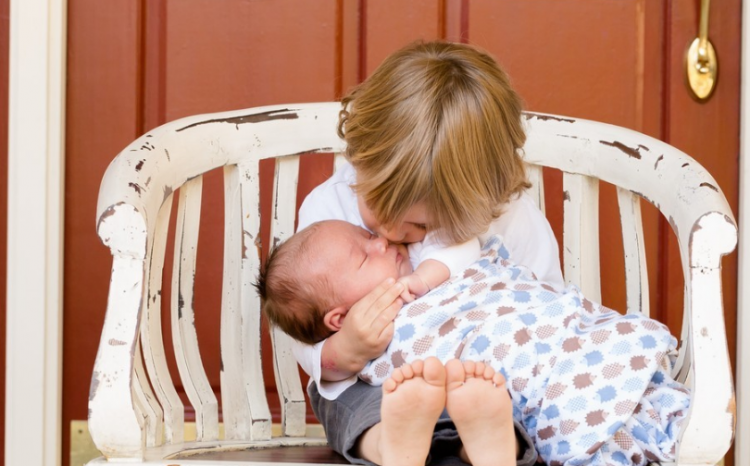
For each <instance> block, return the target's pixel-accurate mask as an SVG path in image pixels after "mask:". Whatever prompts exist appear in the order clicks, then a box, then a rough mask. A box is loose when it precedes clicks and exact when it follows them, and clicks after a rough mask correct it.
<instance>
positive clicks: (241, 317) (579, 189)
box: [89, 103, 736, 464]
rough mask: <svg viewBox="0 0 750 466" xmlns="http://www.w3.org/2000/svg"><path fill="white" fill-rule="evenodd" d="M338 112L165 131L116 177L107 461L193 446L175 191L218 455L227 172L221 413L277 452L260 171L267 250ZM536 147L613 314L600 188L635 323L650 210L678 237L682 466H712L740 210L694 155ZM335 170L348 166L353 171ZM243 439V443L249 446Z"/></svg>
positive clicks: (106, 337) (200, 119)
mask: <svg viewBox="0 0 750 466" xmlns="http://www.w3.org/2000/svg"><path fill="white" fill-rule="evenodd" d="M339 109H340V105H339V104H338V103H322V104H300V105H284V106H274V107H263V108H255V109H248V110H241V111H234V112H226V113H219V114H212V115H199V116H193V117H188V118H184V119H181V120H177V121H174V122H171V123H168V124H165V125H163V126H161V127H159V128H156V129H154V130H153V131H150V132H149V133H148V134H145V135H144V136H142V137H140V138H138V139H137V140H136V141H134V142H133V143H132V144H130V145H129V146H128V147H127V148H125V149H124V150H123V151H122V152H121V153H120V154H119V155H118V156H117V158H115V160H114V161H113V162H112V164H111V165H110V166H109V168H108V169H107V172H106V174H105V176H104V179H103V181H102V185H101V190H100V193H99V201H98V207H97V219H98V220H97V230H98V234H99V236H100V238H101V239H102V241H103V242H104V244H105V245H106V246H108V247H109V248H110V249H111V252H112V256H113V266H112V278H111V286H110V291H109V301H108V305H107V314H106V319H105V324H104V329H103V331H102V337H101V341H100V345H99V352H98V354H97V358H96V364H95V369H94V374H93V377H92V384H91V393H90V403H89V407H90V409H89V413H90V414H89V429H90V431H91V434H92V437H93V439H94V441H95V443H96V445H97V447H98V448H99V449H100V450H101V451H102V452H103V453H104V454H105V456H107V457H111V458H114V457H116V458H143V457H144V455H145V454H146V452H147V450H148V449H149V448H156V447H159V446H160V445H163V444H164V445H173V446H175V449H177V446H179V445H180V444H182V443H183V433H184V406H183V403H182V401H181V400H180V397H179V396H178V394H177V391H176V390H175V384H174V381H173V380H172V379H171V376H170V374H169V371H168V369H167V363H166V355H165V348H164V344H163V341H162V329H161V299H160V298H159V297H160V295H161V289H162V270H163V268H164V267H165V256H166V244H167V235H168V233H169V232H168V229H169V219H170V215H171V209H172V204H173V203H172V197H173V193H175V192H176V191H177V190H178V189H179V191H178V192H179V203H178V207H177V208H178V212H177V224H176V231H175V232H174V238H175V256H174V258H173V261H174V262H173V273H172V286H171V290H172V293H171V316H172V318H171V322H172V335H173V337H172V339H173V342H174V345H173V346H174V349H173V351H174V356H175V359H176V361H177V366H178V369H179V374H180V379H181V381H182V384H183V386H184V388H185V391H186V393H187V395H188V398H189V400H190V403H191V404H192V406H193V408H194V409H195V413H196V429H197V442H196V443H195V444H193V447H195V446H196V445H198V446H200V445H201V444H205V445H208V444H211V445H214V444H216V442H218V441H219V438H218V437H219V413H218V411H219V408H218V402H217V399H216V396H215V395H214V392H213V390H212V388H211V386H210V384H209V383H208V378H207V377H206V374H205V370H204V368H203V364H202V362H201V357H200V353H199V351H198V340H197V337H196V331H195V326H194V323H193V322H194V319H193V311H194V310H193V306H192V302H193V299H192V297H193V292H194V289H193V286H194V277H195V266H196V250H197V238H198V224H199V218H200V208H201V192H202V175H203V174H205V173H207V172H209V171H211V170H213V169H216V168H221V167H223V171H224V198H225V206H224V211H225V213H224V217H225V225H224V262H223V287H222V305H221V358H222V369H221V401H222V406H223V422H224V429H225V434H224V442H230V443H231V442H234V444H237V445H239V443H242V442H253V443H256V444H262V443H263V442H267V443H273V442H278V439H275V438H274V439H272V438H271V414H270V410H269V407H268V403H267V400H266V397H265V388H264V381H263V374H262V364H261V348H260V344H261V318H260V301H259V298H258V297H257V295H256V293H255V290H254V288H253V286H252V283H253V281H254V279H255V277H256V275H257V272H258V269H259V266H260V249H261V248H260V225H261V223H260V221H261V219H260V214H259V212H260V194H259V192H260V189H259V185H260V182H259V181H260V180H259V161H260V160H261V159H266V158H275V165H276V171H275V177H274V188H273V196H274V199H273V203H272V205H273V212H272V215H271V238H272V240H271V242H272V244H271V247H273V246H274V245H275V244H277V243H278V242H279V241H283V240H285V239H287V238H288V237H289V236H291V235H292V234H293V232H294V220H295V212H296V205H295V201H296V197H297V195H296V191H297V180H298V171H299V159H300V156H301V154H307V153H315V152H318V153H320V152H323V153H329V152H333V153H339V154H340V153H341V152H343V150H344V149H345V146H344V142H343V141H341V140H340V139H339V138H338V137H337V135H336V131H335V127H336V122H337V117H338V112H339ZM525 117H526V122H527V128H528V141H527V144H526V146H525V148H524V152H525V157H526V160H527V161H528V163H529V164H531V166H530V170H529V173H530V178H531V181H532V183H533V185H534V186H533V188H532V195H533V197H534V198H535V199H536V201H537V204H538V205H539V206H540V207H541V208H542V209H543V208H544V184H543V182H542V176H541V173H542V168H541V167H543V166H544V167H552V168H555V169H559V170H561V171H562V172H563V190H564V240H563V243H564V244H562V245H561V247H562V249H563V251H564V253H563V259H564V274H565V279H566V281H568V282H572V283H576V284H578V285H579V286H580V287H581V288H582V289H583V291H584V293H585V294H586V295H587V296H589V297H591V298H592V299H594V300H598V301H600V300H601V291H600V273H599V218H598V215H599V214H598V212H599V184H598V183H599V180H602V181H605V182H607V183H611V184H613V185H615V186H617V198H618V203H619V208H620V218H621V223H622V235H623V246H624V252H625V268H626V270H625V276H626V288H627V312H643V313H645V314H648V313H649V300H648V296H649V290H648V277H647V272H646V255H645V248H644V238H643V226H642V220H641V213H640V198H644V199H646V200H647V201H649V202H651V203H652V204H654V205H655V206H656V207H657V208H658V209H659V210H660V211H661V213H662V215H664V216H665V217H666V218H667V219H668V220H669V223H670V224H671V225H672V227H673V230H674V232H675V234H676V235H677V238H678V242H679V248H680V254H681V258H682V264H683V273H684V279H685V301H684V324H683V335H682V345H681V347H680V357H679V359H678V367H676V369H675V375H676V377H678V379H679V380H682V381H686V382H687V383H688V384H690V385H691V387H692V390H693V402H692V409H691V414H690V421H689V423H687V424H686V425H685V426H684V429H683V437H682V442H681V447H680V450H679V451H678V454H679V461H678V462H687V463H695V464H698V463H711V464H713V463H714V462H716V461H718V460H719V459H720V458H721V457H722V456H723V454H724V453H725V452H726V450H727V449H728V448H729V445H730V443H731V439H732V435H733V426H734V424H733V423H734V412H733V409H734V392H733V386H732V376H731V369H730V364H729V356H728V353H727V343H726V337H725V328H724V319H723V308H722V296H721V274H720V265H721V257H722V255H724V254H727V253H729V252H731V251H732V250H733V249H734V247H735V244H736V226H735V222H734V219H733V217H732V213H731V210H730V208H729V206H728V204H727V202H726V200H725V198H724V196H723V194H722V193H721V191H720V189H719V188H718V186H717V184H716V182H715V181H714V180H713V178H712V177H711V176H710V175H709V174H708V173H707V172H706V171H705V170H704V169H703V168H702V167H701V166H700V165H699V164H698V163H697V162H696V161H695V160H693V159H692V158H690V157H689V156H687V155H686V154H684V153H682V152H680V151H679V150H677V149H675V148H674V147H671V146H669V145H667V144H665V143H663V142H661V141H658V140H656V139H653V138H650V137H648V136H645V135H643V134H640V133H637V132H634V131H630V130H627V129H624V128H620V127H615V126H611V125H606V124H602V123H596V122H591V121H585V120H576V119H571V118H563V117H557V116H552V115H543V114H535V113H527V114H526V115H525ZM341 157H342V156H341V155H338V156H337V158H336V160H337V161H340V160H341ZM271 332H272V342H273V355H272V357H273V363H274V369H275V376H276V384H277V387H278V390H279V398H280V400H281V403H282V426H283V434H284V435H285V436H287V437H298V436H303V435H304V433H305V401H304V396H303V391H302V386H301V384H300V380H299V376H298V370H297V365H296V362H295V360H294V358H293V356H292V354H291V350H290V341H289V337H287V336H286V335H285V334H283V333H282V332H280V331H275V330H272V331H271ZM238 442H239V443H238Z"/></svg>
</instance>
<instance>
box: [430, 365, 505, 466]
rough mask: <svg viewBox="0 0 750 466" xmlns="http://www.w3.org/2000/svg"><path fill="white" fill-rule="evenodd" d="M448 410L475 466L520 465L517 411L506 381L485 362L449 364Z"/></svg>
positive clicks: (464, 453) (467, 457)
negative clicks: (517, 439) (517, 462)
mask: <svg viewBox="0 0 750 466" xmlns="http://www.w3.org/2000/svg"><path fill="white" fill-rule="evenodd" d="M445 371H446V374H447V377H446V392H447V401H446V408H447V409H448V414H449V415H450V417H451V419H452V420H453V422H454V424H456V429H457V430H458V435H459V437H461V441H462V442H463V445H464V449H463V450H462V452H461V453H462V454H461V456H462V459H463V460H464V461H466V462H467V463H471V464H472V465H474V466H484V465H490V464H492V465H500V466H511V465H515V464H516V437H515V430H514V428H513V408H512V406H511V401H510V395H509V394H508V390H507V389H506V388H505V378H504V377H503V376H502V374H500V373H496V372H495V370H494V369H492V368H491V367H490V366H487V365H485V364H484V363H482V362H477V363H475V362H472V361H465V362H461V361H459V360H458V359H453V360H451V361H448V363H447V364H446V365H445Z"/></svg>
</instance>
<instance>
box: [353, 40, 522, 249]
mask: <svg viewBox="0 0 750 466" xmlns="http://www.w3.org/2000/svg"><path fill="white" fill-rule="evenodd" d="M342 105H343V109H342V111H341V113H340V117H339V134H340V136H341V137H343V138H344V139H345V140H346V142H347V157H348V159H349V160H350V161H351V163H352V166H353V167H354V168H355V170H356V171H357V183H356V185H355V186H354V189H355V190H356V192H357V196H358V197H359V198H360V200H361V203H360V211H362V210H363V209H362V205H364V206H365V207H366V209H367V210H369V211H370V213H371V214H372V217H373V218H374V220H375V222H376V223H377V225H373V224H368V227H369V228H370V229H372V230H373V231H377V232H379V233H380V234H381V235H384V233H383V232H381V231H380V229H379V226H380V225H384V226H386V227H388V226H393V224H396V223H398V222H400V221H401V220H402V219H403V217H404V216H405V215H406V214H407V212H408V210H409V209H410V208H412V207H413V206H415V205H421V206H422V208H423V209H424V210H425V211H426V212H431V215H430V218H429V219H428V220H429V224H428V225H426V226H427V229H428V230H435V231H436V232H438V235H440V236H441V238H442V239H443V240H444V241H445V242H446V243H448V244H450V243H459V242H464V241H466V240H468V239H470V238H472V237H474V236H477V235H479V234H481V233H483V232H484V231H486V229H487V227H488V226H489V224H490V223H491V222H492V220H493V219H494V218H496V217H497V216H498V215H499V213H500V211H499V206H500V205H501V204H504V203H505V202H507V201H508V200H510V198H511V196H513V195H514V194H516V193H519V192H520V191H522V190H523V189H525V188H527V187H528V186H529V184H528V182H527V179H526V174H525V170H524V165H523V162H522V159H521V156H520V154H519V149H520V148H521V147H522V146H523V144H524V142H525V140H526V135H525V133H524V128H523V124H522V121H521V99H520V97H519V96H518V94H517V93H516V92H515V90H514V89H513V88H512V87H511V85H510V81H509V79H508V76H507V75H506V74H505V72H504V71H503V70H502V69H500V67H499V66H498V64H497V63H496V62H495V60H494V59H493V58H492V57H490V56H489V55H487V54H486V53H484V52H482V51H480V50H478V49H476V48H473V47H471V46H468V45H465V44H452V43H447V42H427V43H422V42H419V43H415V44H412V45H409V46H407V47H405V48H403V49H401V50H399V51H397V52H395V53H394V54H392V55H390V56H389V57H388V58H386V59H385V61H383V63H382V64H381V65H380V66H379V67H378V68H377V69H376V70H375V72H374V73H373V74H372V76H370V77H369V78H367V80H365V81H364V82H363V83H362V84H360V85H359V86H357V87H356V88H354V90H353V91H352V92H351V93H350V94H349V95H348V96H347V97H345V98H344V99H343V100H342ZM365 213H367V212H365ZM363 217H364V215H363ZM386 236H387V235H386ZM422 236H423V235H422ZM394 241H398V240H397V239H396V240H394ZM407 242H408V241H407Z"/></svg>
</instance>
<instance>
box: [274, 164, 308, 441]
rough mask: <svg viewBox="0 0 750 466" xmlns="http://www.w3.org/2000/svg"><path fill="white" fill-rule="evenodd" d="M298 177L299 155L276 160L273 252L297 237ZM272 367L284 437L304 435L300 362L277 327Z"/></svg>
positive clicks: (303, 406)
mask: <svg viewBox="0 0 750 466" xmlns="http://www.w3.org/2000/svg"><path fill="white" fill-rule="evenodd" d="M298 177H299V156H292V157H283V158H282V157H280V158H277V159H276V176H275V177H274V183H273V185H274V186H273V212H272V213H271V249H272V250H273V248H275V247H276V246H278V244H279V242H282V241H286V240H287V239H289V237H291V236H292V235H293V234H294V216H295V212H296V211H297V209H296V208H295V204H296V198H297V180H298ZM271 338H272V341H273V348H274V354H273V356H274V357H273V361H274V364H273V368H274V374H275V375H276V380H278V381H279V383H278V384H277V388H278V391H279V399H280V400H281V425H282V428H283V429H284V435H289V436H297V437H299V436H303V435H304V434H305V395H304V394H303V393H302V385H301V384H300V380H299V370H298V369H297V361H296V360H295V359H294V356H293V355H292V346H291V345H292V342H291V338H289V336H288V335H286V334H285V333H284V332H282V331H281V330H279V329H278V328H274V329H273V330H272V332H271Z"/></svg>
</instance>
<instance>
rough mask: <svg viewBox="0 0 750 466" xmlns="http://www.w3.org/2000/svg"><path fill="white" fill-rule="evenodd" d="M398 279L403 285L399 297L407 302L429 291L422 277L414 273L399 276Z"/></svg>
mask: <svg viewBox="0 0 750 466" xmlns="http://www.w3.org/2000/svg"><path fill="white" fill-rule="evenodd" d="M398 281H399V283H403V285H404V292H403V293H401V299H403V300H404V302H407V303H410V302H412V301H414V300H415V299H417V298H419V297H420V296H424V295H425V294H427V293H428V292H429V291H430V287H429V285H427V282H425V280H424V278H422V277H421V276H419V274H416V273H413V274H411V275H407V276H405V277H401V278H399V279H398Z"/></svg>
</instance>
